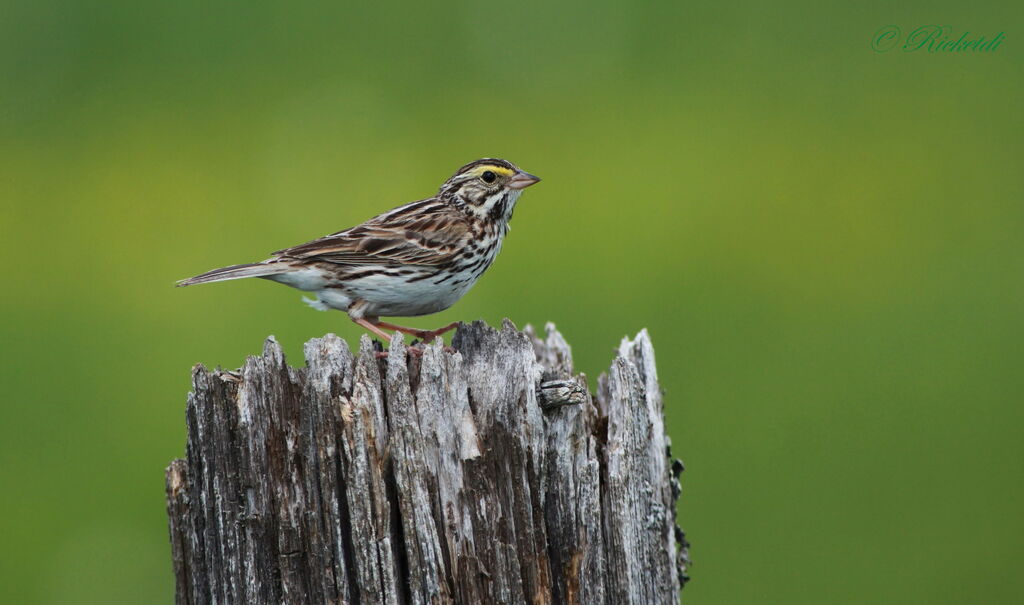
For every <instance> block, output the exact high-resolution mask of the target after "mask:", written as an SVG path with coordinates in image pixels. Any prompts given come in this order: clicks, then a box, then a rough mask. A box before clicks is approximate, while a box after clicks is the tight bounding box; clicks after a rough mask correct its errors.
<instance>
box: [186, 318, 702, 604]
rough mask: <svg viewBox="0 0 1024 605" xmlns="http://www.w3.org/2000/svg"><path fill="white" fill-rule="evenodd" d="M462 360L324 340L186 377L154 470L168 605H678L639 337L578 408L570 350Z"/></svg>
mask: <svg viewBox="0 0 1024 605" xmlns="http://www.w3.org/2000/svg"><path fill="white" fill-rule="evenodd" d="M453 344H454V346H455V348H456V349H458V351H459V352H458V353H449V352H445V351H444V350H443V349H442V348H441V347H440V346H438V345H433V346H430V347H427V348H426V350H425V352H424V354H423V355H422V357H414V356H407V355H406V354H405V346H404V345H403V344H402V341H401V340H400V337H396V339H395V340H394V341H393V342H392V343H391V354H390V355H389V356H388V357H387V358H386V359H378V357H377V355H376V350H375V349H374V346H373V344H372V343H371V342H370V340H369V338H368V337H365V336H364V337H363V339H362V341H361V343H360V349H359V351H358V353H357V354H355V355H353V354H352V353H351V352H350V351H349V349H348V347H347V345H346V343H345V342H344V341H342V340H340V339H339V338H338V337H336V336H334V335H328V336H325V337H324V338H318V339H314V340H311V341H309V342H308V343H306V346H305V356H306V367H305V368H292V367H289V366H288V365H287V364H286V363H285V359H284V355H283V353H282V351H281V348H280V347H279V346H278V344H277V343H276V342H275V341H274V339H273V338H270V339H268V340H267V342H266V344H265V346H264V350H263V354H262V355H261V356H259V357H250V358H249V359H247V360H246V363H245V365H244V366H243V367H242V368H241V369H240V370H239V371H237V372H226V371H222V370H216V371H212V372H211V371H208V370H206V369H204V368H202V367H200V366H197V367H195V368H193V371H192V382H193V389H192V392H191V393H190V394H189V397H188V405H187V411H186V422H187V426H188V442H187V447H186V457H185V459H182V460H175V461H174V462H173V463H171V465H170V467H168V469H167V473H166V481H167V513H168V517H169V520H170V537H171V550H172V555H173V563H174V573H175V579H176V594H177V603H179V604H182V605H184V604H190V605H199V604H213V603H217V604H226V603H240V604H241V603H245V604H250V603H252V604H263V603H266V604H277V603H352V604H360V605H372V604H378V603H380V604H395V605H405V604H410V605H412V604H427V603H431V604H433V603H460V604H476V603H510V604H511V603H530V604H536V605H541V604H547V603H551V604H562V603H569V604H575V603H579V604H595V605H598V604H600V605H618V604H662V603H664V604H668V603H677V602H678V598H679V590H680V588H681V587H682V584H683V583H684V582H685V579H686V575H685V572H686V567H687V565H688V558H687V546H688V545H687V543H686V539H685V536H684V535H683V533H682V531H681V530H680V529H679V528H678V526H677V525H676V522H675V503H676V500H677V498H678V497H679V482H678V477H679V472H680V471H681V470H682V465H681V463H679V461H678V460H674V459H673V458H672V455H671V452H670V451H669V440H668V437H667V436H666V435H665V434H664V424H663V415H662V411H663V407H662V406H663V402H662V393H661V389H660V387H659V385H658V377H657V371H656V368H655V363H654V349H653V347H652V346H651V342H650V339H649V338H648V336H647V333H646V331H642V332H641V333H640V334H639V335H637V337H636V338H634V339H632V340H628V339H626V340H623V342H622V344H621V345H620V347H619V350H618V355H617V356H616V358H615V360H614V361H613V363H612V366H611V369H610V370H609V371H608V372H607V373H606V374H604V375H602V376H601V377H600V379H599V380H598V392H597V395H596V396H591V394H590V393H589V392H588V390H587V385H586V379H585V377H584V376H582V375H577V374H574V370H573V367H572V355H571V352H570V348H569V345H568V344H567V343H566V342H565V340H564V339H563V338H562V336H561V335H560V334H559V333H558V332H557V331H556V330H555V329H554V326H552V325H550V324H549V325H548V326H547V334H546V337H545V338H544V339H543V340H542V339H541V338H539V337H538V336H537V335H536V334H535V333H534V332H533V330H532V329H531V328H529V327H528V328H527V329H526V330H525V331H518V330H516V329H515V327H514V326H513V325H512V324H511V323H510V322H508V321H507V320H506V322H505V323H504V325H503V327H502V328H501V329H500V330H495V329H493V328H490V327H488V326H487V325H485V324H483V323H482V322H476V323H473V324H469V325H463V326H461V327H460V328H459V331H458V333H457V334H456V335H455V339H454V342H453Z"/></svg>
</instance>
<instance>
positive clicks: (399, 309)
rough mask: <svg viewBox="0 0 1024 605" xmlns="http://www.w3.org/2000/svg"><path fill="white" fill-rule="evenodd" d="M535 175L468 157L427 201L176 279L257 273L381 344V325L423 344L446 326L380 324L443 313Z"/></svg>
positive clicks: (494, 243)
mask: <svg viewBox="0 0 1024 605" xmlns="http://www.w3.org/2000/svg"><path fill="white" fill-rule="evenodd" d="M539 180H540V179H539V178H537V177H535V176H533V175H532V174H529V173H527V172H523V171H522V170H520V169H518V168H516V167H515V165H513V164H512V163H511V162H507V161H505V160H499V159H493V158H485V159H482V160H477V161H475V162H470V163H469V164H466V165H465V166H463V167H462V168H459V169H458V171H456V172H455V174H454V175H452V177H451V178H449V179H448V180H447V181H445V182H444V184H443V185H441V189H440V190H438V192H437V195H435V196H434V197H431V198H428V199H425V200H420V201H417V202H412V203H410V204H406V205H404V206H399V207H398V208H395V209H394V210H391V211H390V212H385V213H384V214H381V215H379V216H375V217H374V218H371V219H370V220H368V221H366V222H365V223H363V224H361V225H359V226H357V227H352V228H351V229H346V230H345V231H339V232H337V233H332V234H331V235H327V236H324V237H321V238H320V239H316V240H313V241H311V242H308V243H305V244H301V245H299V246H294V247H292V248H287V249H285V250H279V251H277V252H275V253H274V254H273V256H271V257H270V258H268V259H267V260H265V261H262V262H259V263H250V264H245V265H232V266H230V267H223V268H221V269H214V270H213V271H207V272H206V273H203V274H202V275H197V276H195V277H190V278H188V279H184V280H181V281H180V282H178V285H179V286H191V285H193V284H204V283H207V282H215V281H226V280H229V279H241V278H243V277H259V278H262V279H269V280H272V281H276V282H278V283H282V284H285V285H286V286H291V287H293V288H297V289H299V290H304V291H306V292H312V293H314V294H315V295H316V298H315V299H310V298H306V299H305V301H306V302H307V303H308V304H309V305H310V306H312V307H314V308H316V309H320V310H323V311H326V310H327V309H338V310H341V311H346V312H347V313H348V316H349V317H350V318H351V319H352V321H354V322H356V323H357V324H359V325H360V326H362V327H364V328H366V329H367V330H369V331H370V332H373V333H374V334H376V335H377V336H380V337H381V338H383V339H385V341H390V338H391V335H390V334H388V333H387V332H386V331H385V330H397V331H399V332H404V333H406V334H411V335H413V336H415V337H416V338H420V339H422V340H423V341H424V342H430V341H432V340H433V339H434V338H435V337H437V336H438V335H440V334H444V333H445V332H447V331H449V330H451V329H453V328H455V327H456V326H457V325H458V322H456V323H452V324H450V325H447V326H444V327H442V328H439V329H437V330H418V329H416V328H409V327H405V326H398V325H395V324H391V323H386V322H383V321H381V320H380V318H381V317H383V316H387V317H393V316H397V317H412V316H416V315H428V314H430V313H437V312H439V311H443V310H445V309H447V308H448V307H450V306H452V305H453V304H455V301H457V300H459V299H460V298H462V296H463V295H464V294H465V293H466V292H468V291H469V289H470V288H471V287H473V284H475V283H476V281H477V280H478V279H479V278H480V276H481V275H482V274H483V272H484V271H486V270H487V267H489V266H490V265H491V263H492V262H493V261H494V258H495V257H496V256H497V255H498V252H499V251H500V250H501V243H502V240H503V239H504V238H505V234H506V233H508V230H509V224H508V222H509V219H511V218H512V211H513V209H514V208H515V205H516V201H517V200H518V199H519V196H520V195H521V194H522V192H523V189H525V188H526V187H529V186H530V185H533V184H534V183H536V182H537V181H539Z"/></svg>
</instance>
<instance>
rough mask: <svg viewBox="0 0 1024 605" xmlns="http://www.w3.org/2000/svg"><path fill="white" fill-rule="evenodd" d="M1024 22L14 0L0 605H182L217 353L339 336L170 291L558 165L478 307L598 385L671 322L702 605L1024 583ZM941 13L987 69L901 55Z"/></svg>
mask: <svg viewBox="0 0 1024 605" xmlns="http://www.w3.org/2000/svg"><path fill="white" fill-rule="evenodd" d="M1022 12H1024V11H1022V9H1021V4H1020V3H1019V2H1004V3H989V4H988V5H980V4H977V3H974V4H970V5H967V4H965V3H962V2H951V1H947V2H911V3H904V4H903V5H902V6H900V7H895V6H892V5H891V3H883V2H869V3H856V4H851V5H849V6H843V5H839V4H834V5H831V6H826V5H822V4H821V3H818V2H790V3H788V4H785V5H782V4H778V3H775V4H774V5H772V6H764V5H762V4H761V3H756V2H738V3H730V4H728V5H718V6H713V5H712V4H711V3H683V2H668V1H661V2H643V3H626V2H601V1H597V2H594V1H590V2H571V3H562V4H559V5H553V4H549V3H546V2H522V3H503V4H493V3H484V4H480V3H474V2H453V3H441V4H434V5H429V6H428V5H425V4H422V3H406V2H398V3H391V4H390V5H389V6H388V8H374V7H371V6H368V5H365V4H364V5H351V6H346V5H341V4H337V3H336V4H330V5H323V6H311V5H305V4H294V3H279V4H278V3H275V4H269V3H256V4H253V3H247V4H243V3H221V2H216V3H208V2H194V1H184V2H174V3H139V2H128V1H121V2H104V3H95V4H94V3H77V2H66V1H64V2H52V1H47V0H43V1H39V2H31V3H30V2H24V1H23V2H14V3H11V2H5V3H3V14H4V18H3V19H2V20H0V78H2V80H0V81H2V86H3V93H2V95H0V203H2V207H0V241H2V242H3V250H4V252H5V258H6V262H5V263H4V270H3V275H4V293H5V294H4V296H3V297H2V299H0V312H2V317H3V320H2V324H0V325H2V332H0V342H2V349H0V352H2V356H3V358H2V360H0V361H2V363H0V372H2V385H3V386H2V396H3V408H2V414H3V420H2V422H0V483H2V485H3V488H2V490H3V491H2V496H0V544H2V546H0V601H2V602H4V603H19V604H20V603H28V604H34V603H47V604H49V603H76V604H77V603H82V604H92V603H97V604H99V603H103V604H109V603H171V602H172V599H173V583H172V575H171V566H170V556H169V546H168V543H167V538H166V520H165V512H164V502H163V469H164V467H165V466H166V464H167V463H168V462H169V461H170V460H171V459H172V458H175V457H178V456H180V455H182V453H183V451H184V416H183V409H184V402H185V395H186V393H187V391H188V388H189V368H190V367H191V365H192V364H193V363H195V362H203V363H205V364H208V365H211V366H212V365H217V364H221V365H224V366H226V367H229V368H231V367H237V366H239V365H240V364H241V363H242V361H243V359H244V357H245V356H246V355H248V354H252V353H257V352H259V351H260V347H261V342H262V340H263V339H264V337H265V336H267V335H268V334H275V335H276V336H277V337H278V339H280V341H281V342H282V343H283V344H284V346H285V349H286V351H287V352H288V354H289V355H290V359H291V361H292V363H294V364H301V363H302V358H301V345H302V343H303V342H304V341H305V340H307V339H309V338H311V337H315V336H320V335H322V334H324V333H326V332H331V331H333V332H336V333H338V334H340V335H342V336H343V337H345V338H346V339H348V340H349V341H350V342H354V341H355V340H356V338H357V337H358V336H359V335H360V333H361V331H360V330H359V329H357V328H356V327H355V326H353V325H352V324H351V323H350V322H349V321H348V320H347V319H346V318H345V316H344V315H342V314H340V313H318V312H315V311H312V310H310V309H308V308H306V307H305V306H304V305H302V304H301V303H300V301H299V298H300V293H298V292H296V291H294V290H290V289H287V288H284V287H281V286H279V285H276V284H270V283H267V282H263V281H257V280H253V281H251V282H233V283H227V284H216V285H210V286H203V287H197V288H190V289H187V290H176V289H174V288H173V287H172V284H173V283H174V280H176V279H178V278H183V277H187V276H189V275H193V274H195V273H199V272H201V271H205V270H207V269H210V268H213V267H216V266H221V265H225V264H230V263H235V262H244V261H252V260H258V259H262V258H264V256H265V255H266V253H268V252H270V251H272V250H276V249H278V248H281V247H284V246H287V245H290V244H296V243H299V242H302V241H306V240H307V239H311V238H313V237H317V236H320V235H323V234H325V233H328V232H331V231H334V230H337V229H340V228H344V227H348V226H351V225H354V224H356V223H358V222H360V221H362V220H364V219H366V218H368V217H370V216H372V215H374V214H376V213H378V212H381V211H384V210H387V209H389V208H391V207H393V206H395V205H397V204H399V203H402V202H406V201H411V200H414V199H418V198H421V197H426V196H429V195H432V194H433V192H434V191H435V190H436V188H437V186H438V185H439V184H440V183H441V182H442V181H443V180H444V179H445V178H446V177H447V176H448V175H449V174H451V172H452V171H454V170H455V169H456V168H457V167H458V166H460V165H461V164H463V163H464V162H467V161H470V160H472V159H475V158H477V157H481V156H492V155H493V156H499V157H505V158H508V159H511V160H512V161H514V162H516V163H518V164H520V165H521V166H522V167H523V168H525V169H526V170H529V171H531V172H534V173H536V174H538V175H540V176H542V177H543V178H544V182H543V183H542V184H540V185H539V186H537V187H536V188H533V189H531V190H530V191H529V192H528V193H527V194H526V195H525V196H524V197H523V199H522V201H521V202H520V205H519V207H518V209H517V211H516V216H515V220H514V221H513V225H514V229H513V232H512V233H511V234H510V236H509V239H508V240H507V241H506V244H505V248H504V251H503V252H502V254H501V257H500V258H499V259H498V261H497V263H496V264H495V265H494V266H493V267H492V268H491V270H490V271H489V272H488V274H487V275H486V276H485V277H484V278H483V279H482V280H481V282H480V283H479V285H477V287H476V288H475V289H474V290H473V291H472V292H471V293H470V294H469V295H468V296H467V297H466V298H465V299H464V300H463V301H461V302H460V303H459V304H457V305H456V306H455V307H453V308H452V309H450V310H448V311H446V312H445V313H443V314H440V315H437V316H433V317H427V318H419V319H416V320H411V322H410V323H412V324H413V325H417V326H422V327H434V326H438V325H442V324H443V323H447V322H449V321H453V320H471V319H476V318H484V319H486V320H487V321H489V322H491V323H492V324H496V323H497V322H499V321H500V320H501V318H502V317H504V316H508V317H510V318H511V319H513V320H514V321H515V322H516V323H517V324H518V325H520V326H522V325H525V324H526V323H534V324H535V325H536V324H541V325H542V324H543V323H544V322H546V321H549V320H550V321H554V322H556V323H557V324H558V326H559V328H560V329H561V330H562V331H563V333H564V334H565V336H566V337H567V338H568V339H569V341H570V342H571V343H572V345H573V346H574V350H575V354H576V361H577V366H578V367H579V368H580V369H581V370H583V371H585V372H587V374H588V375H589V376H590V377H591V380H592V381H593V379H594V378H595V377H596V376H597V374H598V373H600V372H601V371H602V370H603V369H604V368H606V367H607V366H608V364H609V363H610V361H611V358H612V351H613V348H614V347H615V346H616V344H617V343H618V341H619V339H620V338H621V337H622V336H623V335H626V334H629V335H632V334H634V333H635V332H636V331H638V330H639V329H640V328H642V327H647V328H649V329H650V331H651V334H652V336H653V339H654V342H655V345H656V347H657V354H658V362H659V370H660V374H661V377H662V381H663V385H664V387H665V389H666V390H667V400H666V401H667V410H666V415H667V418H668V427H669V430H670V433H671V436H672V438H673V441H674V444H675V452H676V453H677V454H678V455H680V456H682V457H683V458H684V460H685V461H686V464H687V472H686V473H685V474H684V495H683V500H682V503H681V507H680V512H681V521H682V524H683V526H684V527H685V529H686V530H687V532H688V536H689V537H690V539H691V540H692V542H693V550H692V555H693V559H694V561H695V565H694V567H693V569H692V576H693V578H694V579H693V581H692V582H691V583H690V585H689V586H688V587H687V588H686V590H685V591H684V593H683V596H684V599H685V601H687V602H691V603H700V604H717V603H729V604H731V603H786V604H793V603H815V604H818V603H864V602H883V603H928V604H930V605H934V604H939V603H1004V602H1009V601H1012V600H1014V599H1015V598H1019V595H1020V594H1021V593H1022V592H1024V576H1022V575H1021V574H1020V573H1019V567H1020V565H1021V563H1022V562H1024V515H1022V512H1021V511H1022V510H1024V481H1022V479H1024V431H1022V429H1024V410H1022V406H1021V402H1022V397H1021V393H1022V389H1024V378H1022V375H1024V374H1022V372H1021V361H1022V344H1021V343H1022V337H1024V321H1022V313H1021V312H1022V309H1024V286H1022V276H1024V254H1022V253H1024V238H1022V229H1024V171H1022V170H1021V165H1022V159H1024V153H1022V152H1024V117H1022V116H1024V113H1022V111H1021V108H1022V107H1024V70H1022V65H1024V62H1022V58H1024V54H1022V51H1021V49H1022V46H1021V44H1020V42H1019V41H1018V40H1019V39H1018V38H1017V37H1016V36H1017V35H1019V34H1020V33H1021V32H1022V31H1024V29H1022V27H1021V24H1022V23H1021V16H1022ZM929 23H940V24H948V25H951V26H953V27H954V29H955V30H956V31H957V32H962V31H963V30H969V31H970V32H972V34H973V33H978V34H987V35H994V34H995V33H998V32H999V31H1004V32H1006V33H1005V41H1004V42H1003V44H1002V46H1001V47H1000V48H999V49H998V50H997V51H996V52H994V53H989V54H984V53H967V54H955V55H949V54H942V55H937V54H927V53H924V52H918V53H901V52H890V53H884V54H879V53H876V52H873V51H872V49H871V47H870V38H871V36H872V34H873V33H874V32H875V31H876V30H878V29H879V28H880V27H882V26H884V25H889V24H896V25H899V26H900V27H901V28H903V29H904V32H906V31H907V30H908V29H910V28H913V27H916V26H918V25H925V24H929Z"/></svg>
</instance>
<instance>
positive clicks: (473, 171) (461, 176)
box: [439, 158, 540, 221]
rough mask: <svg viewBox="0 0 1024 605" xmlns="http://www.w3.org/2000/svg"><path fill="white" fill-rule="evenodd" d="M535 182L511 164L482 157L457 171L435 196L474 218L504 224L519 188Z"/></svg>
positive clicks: (531, 177) (535, 180)
mask: <svg viewBox="0 0 1024 605" xmlns="http://www.w3.org/2000/svg"><path fill="white" fill-rule="evenodd" d="M539 180H540V179H539V178H537V177H535V176H533V175H532V174H530V173H528V172H523V171H522V170H520V169H518V168H516V166H515V164H513V163H512V162H507V161H505V160H499V159H495V158H484V159H482V160H477V161H475V162H470V163H469V164H466V165H465V166H463V167H462V168H459V169H458V171H456V172H455V174H453V175H452V176H451V178H449V179H448V180H447V181H445V182H444V185H441V190H440V192H439V195H440V196H441V197H442V198H445V199H449V200H453V201H456V202H461V203H460V204H459V205H460V206H462V207H463V208H464V209H465V210H466V211H467V212H469V213H471V214H473V215H475V216H477V217H478V218H481V219H489V220H493V221H508V220H509V219H510V218H512V210H513V209H514V208H515V205H516V200H518V199H519V196H520V194H522V192H523V189H525V188H527V187H529V186H530V185H533V184H534V183H536V182H537V181H539Z"/></svg>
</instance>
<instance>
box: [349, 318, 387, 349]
mask: <svg viewBox="0 0 1024 605" xmlns="http://www.w3.org/2000/svg"><path fill="white" fill-rule="evenodd" d="M352 321H354V322H356V323H357V324H359V325H361V326H362V327H364V328H366V329H367V330H369V331H371V332H373V333H374V334H376V335H377V336H380V338H381V340H383V341H384V342H385V343H387V344H391V335H390V334H388V333H387V332H385V331H384V330H381V329H380V327H379V326H381V324H380V322H377V323H374V322H372V321H370V320H368V319H366V318H365V317H360V318H359V319H355V318H353V319H352ZM384 326H385V327H388V326H387V324H384Z"/></svg>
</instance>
